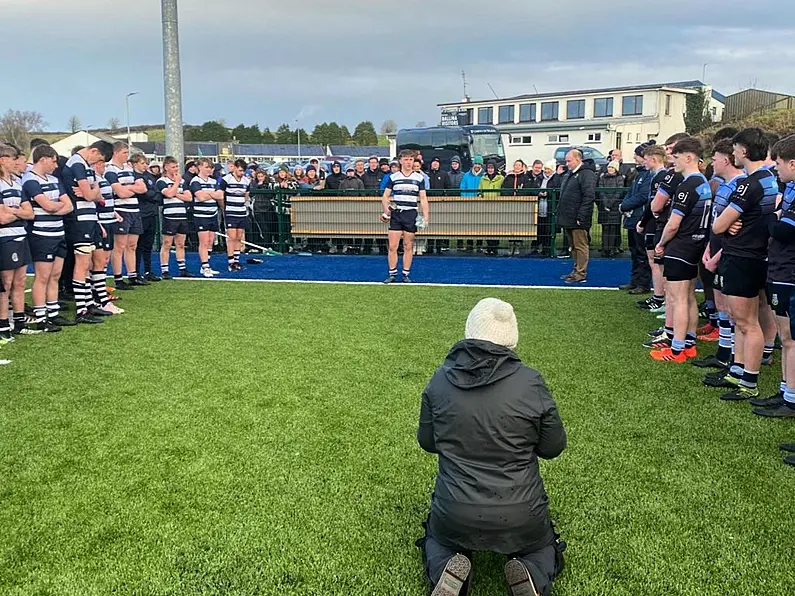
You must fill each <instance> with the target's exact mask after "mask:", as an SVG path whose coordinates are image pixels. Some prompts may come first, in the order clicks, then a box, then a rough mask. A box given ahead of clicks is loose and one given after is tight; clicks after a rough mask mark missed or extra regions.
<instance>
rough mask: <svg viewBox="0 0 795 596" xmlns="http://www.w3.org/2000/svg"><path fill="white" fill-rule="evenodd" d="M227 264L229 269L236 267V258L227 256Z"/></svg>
mask: <svg viewBox="0 0 795 596" xmlns="http://www.w3.org/2000/svg"><path fill="white" fill-rule="evenodd" d="M226 262H227V265H228V266H229V267H231V266H232V265H234V264H235V257H230V256H227V257H226Z"/></svg>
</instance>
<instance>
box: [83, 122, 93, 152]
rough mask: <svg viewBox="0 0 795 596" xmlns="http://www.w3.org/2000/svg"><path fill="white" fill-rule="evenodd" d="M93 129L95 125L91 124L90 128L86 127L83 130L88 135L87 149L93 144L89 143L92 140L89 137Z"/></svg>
mask: <svg viewBox="0 0 795 596" xmlns="http://www.w3.org/2000/svg"><path fill="white" fill-rule="evenodd" d="M92 128H94V125H93V124H89V125H88V126H86V127H85V128H84V129H83V132H85V133H86V145H85V146H86V147H88V146H89V145H90V144H91V143H89V141H90V140H91V139H90V138H89V136H88V131H89V130H91V129H92Z"/></svg>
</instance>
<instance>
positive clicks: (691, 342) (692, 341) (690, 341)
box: [685, 333, 696, 348]
mask: <svg viewBox="0 0 795 596" xmlns="http://www.w3.org/2000/svg"><path fill="white" fill-rule="evenodd" d="M685 346H686V347H688V348H694V347H695V346H696V334H695V333H688V334H687V336H686V337H685Z"/></svg>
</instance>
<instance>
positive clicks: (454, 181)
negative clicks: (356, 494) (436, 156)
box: [447, 155, 464, 188]
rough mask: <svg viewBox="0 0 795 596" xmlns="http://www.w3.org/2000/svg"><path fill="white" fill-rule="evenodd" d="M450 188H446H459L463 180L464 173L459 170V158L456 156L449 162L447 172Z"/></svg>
mask: <svg viewBox="0 0 795 596" xmlns="http://www.w3.org/2000/svg"><path fill="white" fill-rule="evenodd" d="M447 178H448V180H449V181H450V186H448V187H447V188H461V180H463V179H464V172H463V171H462V170H461V158H460V157H458V156H457V155H454V156H453V159H451V160H450V171H449V172H447Z"/></svg>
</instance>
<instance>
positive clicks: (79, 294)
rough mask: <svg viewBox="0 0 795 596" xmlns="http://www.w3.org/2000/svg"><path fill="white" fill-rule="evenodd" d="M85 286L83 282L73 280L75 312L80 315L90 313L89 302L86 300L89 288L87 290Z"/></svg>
mask: <svg viewBox="0 0 795 596" xmlns="http://www.w3.org/2000/svg"><path fill="white" fill-rule="evenodd" d="M85 285H86V284H84V283H83V282H81V281H74V280H72V289H73V291H74V293H75V310H76V311H77V314H78V315H84V314H86V312H88V301H87V300H86V291H87V290H88V288H86V287H85Z"/></svg>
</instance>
